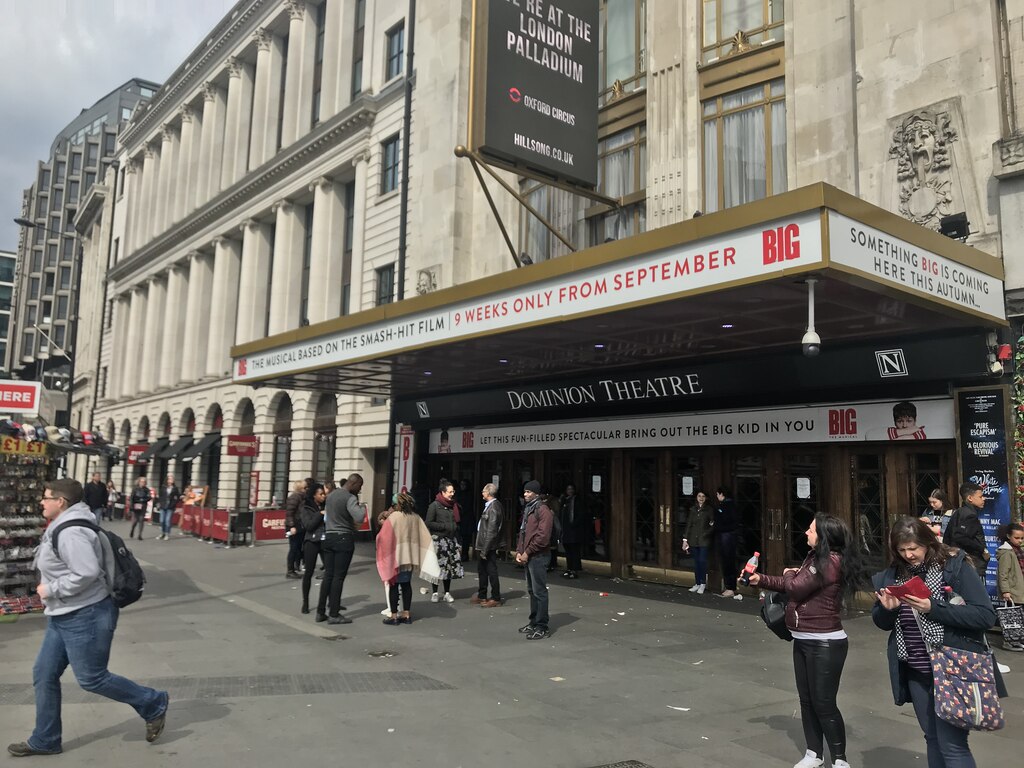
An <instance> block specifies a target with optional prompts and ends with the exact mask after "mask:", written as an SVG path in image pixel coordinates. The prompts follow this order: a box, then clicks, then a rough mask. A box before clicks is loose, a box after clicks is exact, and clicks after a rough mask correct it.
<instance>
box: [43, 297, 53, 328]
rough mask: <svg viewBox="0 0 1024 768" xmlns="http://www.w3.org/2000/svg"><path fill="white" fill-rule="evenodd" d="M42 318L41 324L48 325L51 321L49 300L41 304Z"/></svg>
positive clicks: (51, 314) (51, 303)
mask: <svg viewBox="0 0 1024 768" xmlns="http://www.w3.org/2000/svg"><path fill="white" fill-rule="evenodd" d="M41 306H42V310H43V311H42V314H41V315H40V317H41V318H42V321H43V323H50V322H52V321H53V302H52V301H50V300H49V299H44V300H43V303H42V305H41Z"/></svg>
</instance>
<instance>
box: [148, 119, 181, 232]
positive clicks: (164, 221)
mask: <svg viewBox="0 0 1024 768" xmlns="http://www.w3.org/2000/svg"><path fill="white" fill-rule="evenodd" d="M177 143H178V136H177V134H176V133H175V131H174V128H173V127H171V125H170V124H168V123H165V124H164V127H163V133H162V136H161V141H160V175H159V176H158V177H157V183H156V204H155V205H154V211H153V234H154V235H159V234H162V233H163V231H164V230H165V229H167V225H168V224H170V223H171V213H170V205H171V195H172V194H173V192H172V190H173V188H174V187H173V184H174V174H175V171H176V170H177V165H178V164H177V162H176V160H177Z"/></svg>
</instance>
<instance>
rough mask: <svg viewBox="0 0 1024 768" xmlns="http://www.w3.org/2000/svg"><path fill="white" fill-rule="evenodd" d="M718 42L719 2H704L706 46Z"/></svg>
mask: <svg viewBox="0 0 1024 768" xmlns="http://www.w3.org/2000/svg"><path fill="white" fill-rule="evenodd" d="M717 41H718V0H704V45H705V46H708V45H712V44H714V43H716V42H717Z"/></svg>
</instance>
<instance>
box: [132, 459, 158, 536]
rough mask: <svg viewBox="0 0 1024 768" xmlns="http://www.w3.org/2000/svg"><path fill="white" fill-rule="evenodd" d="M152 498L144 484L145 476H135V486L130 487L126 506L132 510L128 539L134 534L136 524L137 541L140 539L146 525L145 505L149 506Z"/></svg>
mask: <svg viewBox="0 0 1024 768" xmlns="http://www.w3.org/2000/svg"><path fill="white" fill-rule="evenodd" d="M152 498H153V496H152V494H151V493H150V492H149V488H148V487H147V486H146V477H145V476H144V475H139V477H137V478H135V487H134V488H132V495H131V497H129V500H128V506H129V507H130V509H131V512H132V529H131V531H130V532H129V533H128V538H129V539H131V538H133V537H134V536H135V527H136V526H138V528H139V541H142V529H143V528H145V527H146V507H147V506H149V502H150V500H151V499H152Z"/></svg>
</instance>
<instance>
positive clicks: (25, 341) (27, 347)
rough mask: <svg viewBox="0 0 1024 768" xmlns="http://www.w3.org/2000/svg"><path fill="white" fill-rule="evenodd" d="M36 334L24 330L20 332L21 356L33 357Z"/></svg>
mask: <svg viewBox="0 0 1024 768" xmlns="http://www.w3.org/2000/svg"><path fill="white" fill-rule="evenodd" d="M35 340H36V335H35V334H34V333H30V332H29V331H25V332H24V333H23V334H21V355H22V357H33V356H35V353H36V345H35Z"/></svg>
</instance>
